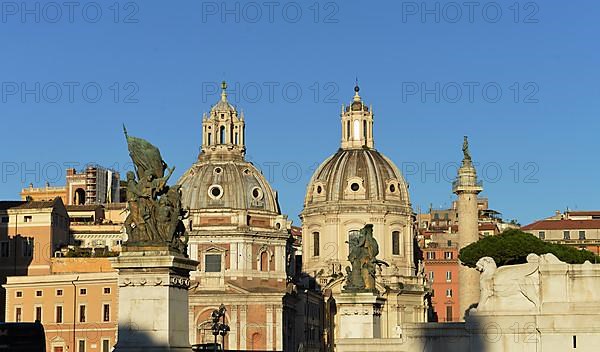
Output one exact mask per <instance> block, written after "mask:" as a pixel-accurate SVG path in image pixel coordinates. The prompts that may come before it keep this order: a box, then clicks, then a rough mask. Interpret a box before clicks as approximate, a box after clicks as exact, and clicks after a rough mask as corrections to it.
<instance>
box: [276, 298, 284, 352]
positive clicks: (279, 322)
mask: <svg viewBox="0 0 600 352" xmlns="http://www.w3.org/2000/svg"><path fill="white" fill-rule="evenodd" d="M275 349H276V350H277V351H283V308H282V307H281V306H277V307H275Z"/></svg>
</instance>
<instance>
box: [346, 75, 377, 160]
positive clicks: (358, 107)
mask: <svg viewBox="0 0 600 352" xmlns="http://www.w3.org/2000/svg"><path fill="white" fill-rule="evenodd" d="M359 91H360V88H359V86H358V83H357V84H356V86H355V87H354V97H353V98H352V102H351V103H350V105H348V106H347V107H343V106H342V113H341V118H342V119H341V121H342V149H358V148H369V149H373V148H374V143H373V112H372V111H370V110H369V107H367V105H366V104H365V103H364V102H363V101H362V99H361V97H360V95H359V94H358V92H359Z"/></svg>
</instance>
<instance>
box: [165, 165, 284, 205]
mask: <svg viewBox="0 0 600 352" xmlns="http://www.w3.org/2000/svg"><path fill="white" fill-rule="evenodd" d="M177 184H179V185H181V190H182V203H183V206H184V207H187V208H189V209H190V210H198V209H210V208H223V209H241V210H259V211H267V212H270V213H272V214H274V215H278V214H280V210H279V205H278V204H277V198H276V195H275V192H274V191H273V190H272V189H271V186H269V184H268V183H267V180H266V179H265V178H264V176H263V175H262V174H261V173H260V171H258V169H257V168H256V167H254V165H252V164H251V163H249V162H246V161H243V160H241V161H237V160H236V161H231V160H230V161H212V160H211V161H208V160H207V161H198V162H196V163H195V164H194V165H192V167H191V168H190V169H189V170H187V171H186V172H185V174H183V176H181V178H180V179H179V181H177Z"/></svg>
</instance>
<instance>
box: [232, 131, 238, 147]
mask: <svg viewBox="0 0 600 352" xmlns="http://www.w3.org/2000/svg"><path fill="white" fill-rule="evenodd" d="M233 144H238V133H237V132H236V133H235V137H234V141H233Z"/></svg>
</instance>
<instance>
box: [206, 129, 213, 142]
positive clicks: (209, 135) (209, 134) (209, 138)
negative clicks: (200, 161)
mask: <svg viewBox="0 0 600 352" xmlns="http://www.w3.org/2000/svg"><path fill="white" fill-rule="evenodd" d="M211 137H212V133H210V132H208V138H207V143H206V144H208V145H211V144H212V143H211V142H212V141H211V139H212V138H211Z"/></svg>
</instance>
